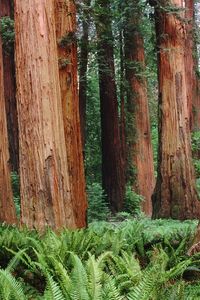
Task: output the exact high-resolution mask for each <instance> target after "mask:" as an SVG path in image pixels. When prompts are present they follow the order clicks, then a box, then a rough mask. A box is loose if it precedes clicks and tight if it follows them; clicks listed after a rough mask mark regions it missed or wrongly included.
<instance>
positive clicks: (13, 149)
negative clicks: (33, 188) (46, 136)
mask: <svg viewBox="0 0 200 300" xmlns="http://www.w3.org/2000/svg"><path fill="white" fill-rule="evenodd" d="M11 15H12V5H11V1H9V0H3V1H0V17H5V16H8V17H11ZM3 65H4V68H3V69H4V96H5V103H6V114H7V126H8V139H9V152H10V164H11V169H12V170H13V171H16V172H18V169H19V141H18V140H19V139H18V121H17V104H16V85H15V63H14V49H11V51H8V50H7V49H5V48H4V46H3Z"/></svg>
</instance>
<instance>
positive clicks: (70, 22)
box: [55, 0, 87, 228]
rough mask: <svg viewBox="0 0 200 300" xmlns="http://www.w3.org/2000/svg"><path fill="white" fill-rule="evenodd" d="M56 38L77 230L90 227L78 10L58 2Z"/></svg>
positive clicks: (63, 2)
mask: <svg viewBox="0 0 200 300" xmlns="http://www.w3.org/2000/svg"><path fill="white" fill-rule="evenodd" d="M55 19H56V36H57V41H58V61H59V76H60V88H61V99H62V109H63V122H64V130H65V143H66V148H67V160H68V166H69V179H70V188H71V200H72V203H73V204H74V215H75V219H76V225H77V227H79V228H81V227H84V226H86V208H87V204H86V191H85V175H84V166H83V154H82V143H81V131H80V116H79V98H78V90H77V46H76V39H75V31H76V7H75V4H74V2H73V1H71V0H67V1H66V0H63V1H60V0H59V1H57V0H56V1H55Z"/></svg>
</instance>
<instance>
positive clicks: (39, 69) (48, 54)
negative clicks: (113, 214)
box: [14, 0, 76, 230]
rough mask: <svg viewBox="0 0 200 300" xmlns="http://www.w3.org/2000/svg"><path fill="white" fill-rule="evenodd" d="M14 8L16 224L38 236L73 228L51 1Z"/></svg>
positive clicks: (19, 3) (17, 2)
mask: <svg viewBox="0 0 200 300" xmlns="http://www.w3.org/2000/svg"><path fill="white" fill-rule="evenodd" d="M14 3H15V35H16V36H15V37H16V53H15V54H16V78H17V104H18V117H19V133H20V134H19V139H20V145H19V146H20V187H21V224H25V225H26V226H28V227H30V228H37V229H39V230H44V228H45V226H50V227H52V228H53V229H58V228H61V227H64V226H66V227H68V228H74V227H76V221H75V218H74V211H73V203H72V196H71V190H70V184H69V182H70V178H69V169H68V165H67V156H66V146H65V135H64V125H63V112H62V103H61V94H60V82H59V70H58V62H57V61H58V55H57V45H56V35H55V11H54V9H55V7H54V1H53V0H44V1H40V0H35V1H34V2H32V1H29V0H23V1H21V0H15V2H14ZM25 29H26V30H25ZM27 33H28V34H27Z"/></svg>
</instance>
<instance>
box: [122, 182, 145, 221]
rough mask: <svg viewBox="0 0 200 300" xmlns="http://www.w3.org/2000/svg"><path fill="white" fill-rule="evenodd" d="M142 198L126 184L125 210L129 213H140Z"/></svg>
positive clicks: (136, 214) (135, 214)
mask: <svg viewBox="0 0 200 300" xmlns="http://www.w3.org/2000/svg"><path fill="white" fill-rule="evenodd" d="M143 200H144V198H143V197H142V196H141V195H138V194H137V193H135V192H134V191H133V190H132V187H131V186H130V185H128V186H127V187H126V194H125V211H126V212H128V213H130V214H131V215H134V216H138V215H140V214H141V204H142V201H143Z"/></svg>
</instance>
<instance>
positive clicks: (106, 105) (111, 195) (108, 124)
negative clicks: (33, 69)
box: [96, 0, 125, 212]
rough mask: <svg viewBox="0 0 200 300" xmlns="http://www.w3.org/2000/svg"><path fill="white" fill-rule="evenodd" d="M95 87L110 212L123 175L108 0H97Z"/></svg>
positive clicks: (117, 204) (118, 201)
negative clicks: (96, 78) (96, 84)
mask: <svg viewBox="0 0 200 300" xmlns="http://www.w3.org/2000/svg"><path fill="white" fill-rule="evenodd" d="M97 9H98V12H97V15H96V31H97V39H98V41H97V43H98V64H99V88H100V105H101V134H102V182H103V189H104V190H105V193H106V195H107V197H108V202H109V204H110V208H111V209H112V211H113V212H117V211H120V210H121V209H122V207H123V199H124V189H125V178H124V169H123V161H122V154H121V144H120V131H119V119H118V103H117V93H116V83H115V70H114V57H113V35H112V27H111V16H110V3H109V1H107V0H99V1H97Z"/></svg>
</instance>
